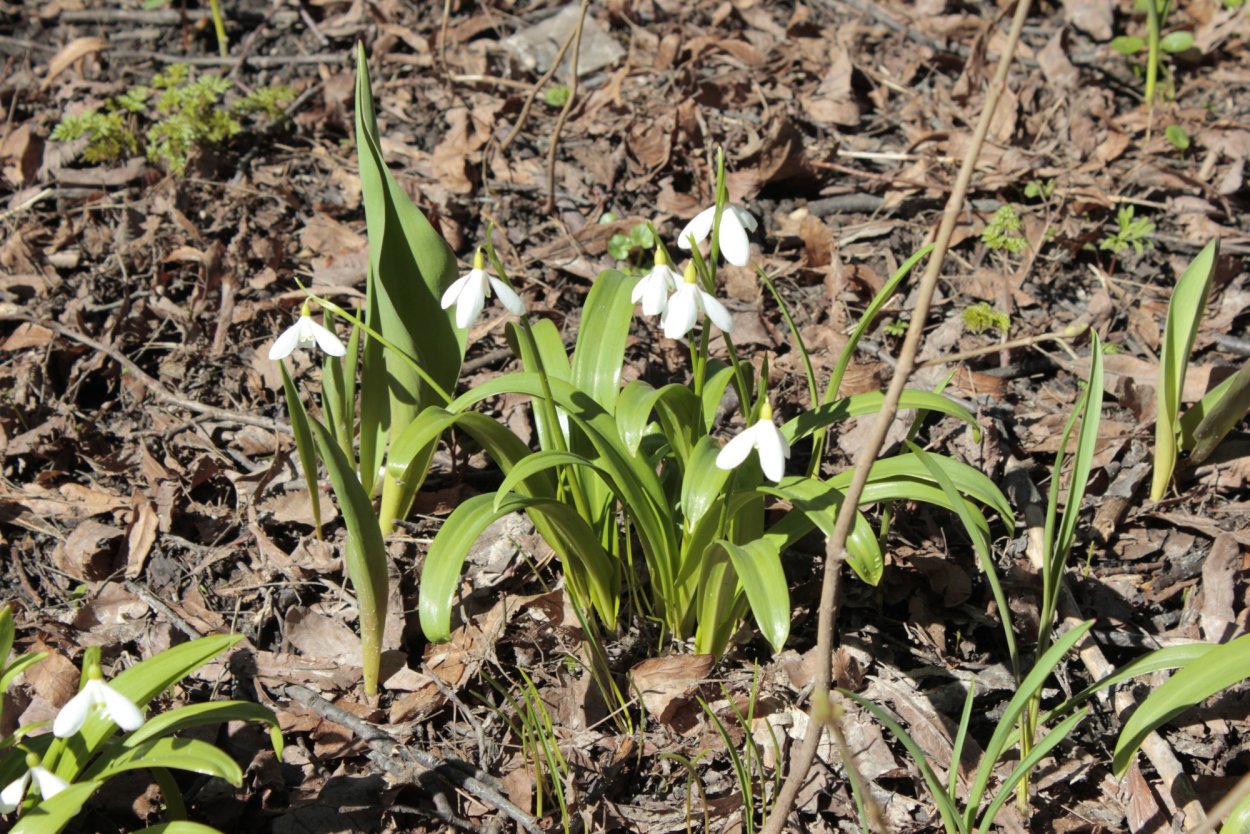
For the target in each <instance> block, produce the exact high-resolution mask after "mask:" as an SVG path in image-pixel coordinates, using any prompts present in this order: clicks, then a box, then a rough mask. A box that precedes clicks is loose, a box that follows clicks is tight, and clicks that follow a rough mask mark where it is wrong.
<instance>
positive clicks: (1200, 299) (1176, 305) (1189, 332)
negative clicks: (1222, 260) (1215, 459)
mask: <svg viewBox="0 0 1250 834" xmlns="http://www.w3.org/2000/svg"><path fill="white" fill-rule="evenodd" d="M1219 254H1220V245H1219V241H1218V240H1213V241H1211V242H1210V243H1208V244H1207V245H1206V246H1205V247H1204V248H1203V250H1202V251H1201V252H1199V253H1198V256H1197V257H1196V258H1194V259H1193V261H1192V262H1191V263H1190V264H1189V266H1188V267H1187V268H1186V269H1185V271H1184V272H1183V273H1182V274H1181V277H1180V280H1179V281H1177V282H1176V289H1175V290H1173V291H1172V300H1171V301H1170V302H1169V303H1168V320H1167V324H1166V325H1165V326H1164V333H1163V350H1162V353H1161V355H1160V356H1159V386H1158V416H1157V418H1156V420H1155V461H1154V463H1155V465H1154V479H1153V480H1152V482H1151V485H1150V500H1152V501H1159V500H1162V498H1163V496H1164V495H1165V494H1166V493H1167V489H1168V485H1169V484H1171V482H1172V472H1173V471H1174V470H1175V469H1176V460H1177V457H1178V456H1179V454H1180V447H1181V442H1182V422H1181V421H1180V420H1179V415H1180V407H1181V392H1182V391H1184V390H1185V371H1186V370H1187V369H1188V367H1189V354H1190V352H1191V351H1192V350H1193V347H1194V339H1196V338H1197V336H1198V325H1199V324H1201V323H1202V315H1203V312H1204V310H1205V309H1206V306H1207V296H1208V295H1209V294H1210V292H1211V279H1212V278H1213V277H1214V276H1215V264H1216V261H1217V259H1218V258H1219ZM1212 405H1213V404H1212ZM1230 428H1231V427H1230ZM1221 436H1222V435H1221Z"/></svg>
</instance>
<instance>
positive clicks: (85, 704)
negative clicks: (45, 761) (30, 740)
mask: <svg viewBox="0 0 1250 834" xmlns="http://www.w3.org/2000/svg"><path fill="white" fill-rule="evenodd" d="M93 706H98V707H100V709H101V710H102V711H103V713H104V717H105V718H107V719H108V720H110V721H112V722H113V723H114V724H116V725H117V726H118V727H121V728H122V729H123V730H127V731H129V730H137V729H139V728H140V727H141V726H143V713H142V712H140V711H139V708H138V707H137V706H135V705H134V702H133V701H131V700H130V699H129V698H127V697H126V696H125V695H123V694H121V693H120V692H118V691H117V690H116V689H114V688H113V687H111V686H109V685H108V684H107V683H105V682H104V675H102V674H101V673H100V667H99V666H92V667H91V668H90V669H88V670H87V683H86V684H85V685H84V686H83V688H82V691H81V692H79V693H78V694H77V695H75V696H74V697H73V698H70V699H69V702H68V703H67V704H65V706H63V707H61V711H60V712H59V713H57V716H56V720H55V721H53V722H52V734H53V735H54V736H56V737H57V738H69V737H70V736H72V735H74V734H75V733H77V732H78V731H79V730H81V729H82V725H83V724H85V723H86V721H87V715H88V714H89V713H90V712H91V708H92V707H93Z"/></svg>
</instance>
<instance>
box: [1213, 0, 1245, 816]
mask: <svg viewBox="0 0 1250 834" xmlns="http://www.w3.org/2000/svg"><path fill="white" fill-rule="evenodd" d="M1227 2H1228V0H1225V4H1227ZM1247 832H1250V796H1247V797H1246V798H1245V799H1243V800H1241V801H1240V802H1238V803H1237V807H1235V808H1233V810H1232V813H1230V814H1229V815H1228V816H1227V817H1226V818H1225V820H1224V824H1223V825H1222V826H1220V834H1247Z"/></svg>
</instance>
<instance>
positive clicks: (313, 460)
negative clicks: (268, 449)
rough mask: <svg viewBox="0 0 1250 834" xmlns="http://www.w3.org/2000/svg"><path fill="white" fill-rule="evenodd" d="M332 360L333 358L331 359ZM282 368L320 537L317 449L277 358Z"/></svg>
mask: <svg viewBox="0 0 1250 834" xmlns="http://www.w3.org/2000/svg"><path fill="white" fill-rule="evenodd" d="M331 361H333V360H331ZM278 367H279V368H281V369H282V392H283V394H284V395H285V396H286V412H287V414H288V415H289V416H290V418H291V434H293V435H295V450H296V451H297V452H298V453H299V465H300V468H301V469H302V470H303V471H304V486H305V487H306V488H307V489H308V500H309V501H310V502H311V503H312V515H313V528H314V529H315V530H316V531H317V538H318V539H320V538H321V491H320V490H319V489H317V449H316V447H315V446H313V439H312V430H311V429H310V428H309V427H308V412H307V411H305V410H304V402H303V400H301V399H300V398H299V391H297V390H296V388H295V383H294V382H292V381H291V374H290V373H289V372H288V371H287V369H286V362H285V361H282V360H279V361H278Z"/></svg>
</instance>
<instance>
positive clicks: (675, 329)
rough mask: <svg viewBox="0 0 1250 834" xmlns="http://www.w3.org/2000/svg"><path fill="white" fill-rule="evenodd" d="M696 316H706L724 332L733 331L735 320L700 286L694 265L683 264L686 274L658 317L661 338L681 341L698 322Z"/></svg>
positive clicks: (723, 306)
mask: <svg viewBox="0 0 1250 834" xmlns="http://www.w3.org/2000/svg"><path fill="white" fill-rule="evenodd" d="M699 313H705V314H706V315H707V317H708V318H709V319H711V320H712V323H713V324H715V325H716V326H717V327H719V328H720V329H721V330H723V331H724V332H726V333H729V332H731V331H732V330H733V327H734V320H733V316H731V315H730V314H729V311H728V310H726V309H725V305H724V304H721V303H720V301H718V300H717V298H716V296H714V295H712V294H711V293H710V292H708V291H707V290H705V289H703V287H700V286H699V277H698V275H697V273H696V272H695V268H694V264H693V263H688V264H686V273H685V275H684V276H683V279H682V282H681V285H680V286H679V287H678V288H677V291H676V292H675V293H673V294H672V295H671V296H670V297H669V299H668V305H667V306H666V307H665V308H664V314H663V315H662V316H661V317H660V326H661V327H663V328H664V335H665V336H667V337H668V338H670V339H681V338H683V337H684V336H685V335H686V334H687V333H689V332H690V330H691V328H693V327H694V326H695V323H696V322H698V320H699Z"/></svg>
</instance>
